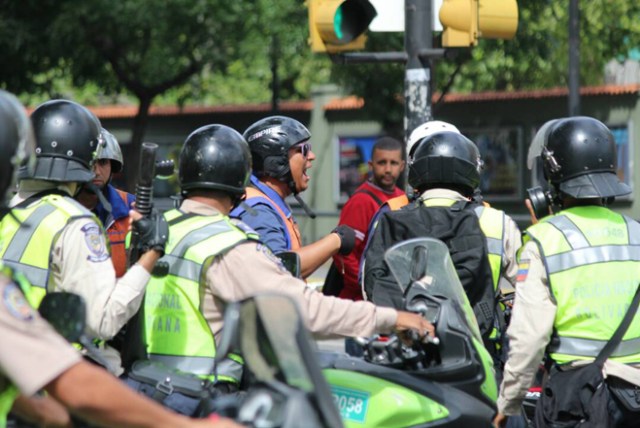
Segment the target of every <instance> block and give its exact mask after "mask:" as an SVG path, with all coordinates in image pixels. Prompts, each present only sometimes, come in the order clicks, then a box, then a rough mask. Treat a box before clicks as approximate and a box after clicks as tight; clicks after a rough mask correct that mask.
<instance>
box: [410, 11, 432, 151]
mask: <svg viewBox="0 0 640 428" xmlns="http://www.w3.org/2000/svg"><path fill="white" fill-rule="evenodd" d="M404 7H405V14H404V47H405V52H406V54H407V62H406V68H405V77H404V132H405V141H406V140H408V139H409V135H410V134H411V132H412V131H413V130H414V129H415V128H416V127H418V126H419V125H421V124H423V123H424V122H426V121H428V120H430V119H431V117H432V116H431V59H430V58H429V57H428V56H426V55H422V54H423V53H425V52H429V51H430V50H431V49H432V48H433V35H432V18H431V0H404Z"/></svg>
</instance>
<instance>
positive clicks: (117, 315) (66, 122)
mask: <svg viewBox="0 0 640 428" xmlns="http://www.w3.org/2000/svg"><path fill="white" fill-rule="evenodd" d="M31 122H32V124H33V128H34V133H35V138H36V164H35V170H34V172H33V173H32V174H30V175H28V174H21V175H20V177H19V178H20V185H19V189H18V193H17V195H16V196H15V197H14V198H13V200H12V201H11V206H12V210H11V212H12V215H11V216H5V218H4V219H3V220H2V222H1V223H0V239H2V241H3V242H4V245H3V246H2V248H0V257H1V258H2V259H3V260H4V262H5V263H6V264H7V265H9V266H12V267H14V268H16V269H17V270H19V271H21V272H23V273H24V274H25V275H26V276H27V278H28V279H29V281H30V282H31V284H32V285H33V286H34V287H35V288H36V293H37V294H38V295H39V298H42V296H44V294H45V293H46V292H47V291H69V292H74V293H77V294H79V295H80V296H82V297H83V298H84V300H85V301H86V302H87V315H88V320H87V334H88V336H89V337H91V338H95V339H97V340H108V339H111V338H112V337H113V336H114V335H115V334H116V333H117V332H118V331H119V330H120V328H121V327H122V326H123V325H124V324H125V323H126V322H127V321H128V320H129V318H131V316H132V315H133V314H134V313H135V312H136V311H137V310H138V308H139V305H140V302H141V300H142V297H143V293H144V287H145V285H146V283H147V281H148V279H149V276H150V275H149V273H150V272H151V270H152V268H153V266H154V264H155V262H156V260H157V259H158V258H159V257H160V255H161V254H162V251H163V248H164V243H165V240H166V238H167V236H166V234H167V229H166V225H164V229H163V230H161V229H162V228H159V225H161V221H162V216H158V218H159V220H158V221H155V220H153V221H149V220H145V221H144V222H139V223H138V225H137V227H138V228H139V231H140V235H141V236H142V237H143V238H142V239H141V241H140V242H141V247H142V248H143V249H144V250H145V252H144V254H143V255H142V257H141V258H140V260H139V261H138V263H136V265H134V266H132V268H131V269H130V270H129V272H127V274H126V275H125V276H124V277H122V278H121V279H120V280H118V282H117V286H116V278H115V272H114V268H113V263H112V262H111V258H110V255H109V249H108V248H109V247H108V245H107V241H106V238H105V235H104V230H103V229H102V227H101V226H100V223H99V221H98V219H97V218H96V217H95V216H94V215H93V214H91V212H89V211H88V210H87V209H86V208H85V207H83V206H82V205H80V204H79V203H78V202H77V201H75V200H74V199H73V198H72V197H73V196H74V195H75V194H76V192H77V191H78V190H79V188H80V186H81V185H82V184H83V183H86V182H89V181H91V180H92V179H93V177H94V174H93V172H92V170H91V163H92V162H93V160H94V156H95V154H96V152H99V151H100V150H101V146H102V144H103V143H102V136H101V128H100V122H99V121H98V119H97V118H96V117H95V116H94V115H93V114H92V113H91V112H90V111H89V110H87V109H86V108H85V107H83V106H81V105H79V104H77V103H75V102H72V101H67V100H52V101H48V102H46V103H44V104H42V105H40V106H38V107H37V108H36V109H35V110H34V111H33V113H32V115H31ZM147 250H149V251H147ZM97 343H101V342H97ZM105 354H106V355H107V358H108V359H109V361H110V366H111V367H110V369H111V370H112V371H113V372H114V374H117V375H119V374H120V373H121V368H120V356H119V354H118V353H117V352H116V351H115V350H114V349H112V348H109V347H107V348H106V349H105Z"/></svg>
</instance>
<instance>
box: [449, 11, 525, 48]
mask: <svg viewBox="0 0 640 428" xmlns="http://www.w3.org/2000/svg"><path fill="white" fill-rule="evenodd" d="M440 22H441V23H442V26H443V28H444V30H443V31H442V46H443V47H469V46H475V45H477V44H478V38H489V39H511V38H513V37H514V36H515V34H516V30H517V29H518V3H517V1H516V0H443V2H442V7H441V8H440Z"/></svg>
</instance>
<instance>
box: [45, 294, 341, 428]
mask: <svg viewBox="0 0 640 428" xmlns="http://www.w3.org/2000/svg"><path fill="white" fill-rule="evenodd" d="M39 311H40V313H41V314H42V315H43V317H44V318H45V319H47V320H48V321H49V322H50V323H51V324H52V325H53V327H54V328H55V329H56V330H57V331H58V332H59V333H60V334H61V335H62V336H63V337H65V338H66V339H67V340H69V341H70V342H78V343H83V342H86V343H88V342H87V341H86V339H85V338H84V333H83V332H84V328H85V319H86V317H85V316H86V307H85V305H84V302H83V300H82V298H81V297H80V296H78V295H75V294H71V293H48V294H47V295H46V296H45V298H44V299H43V301H42V303H41V304H40V308H39ZM224 319H225V328H224V331H223V334H222V338H221V341H220V346H219V347H218V353H217V357H216V358H217V359H218V362H219V361H222V360H223V359H224V357H225V356H226V355H228V353H230V352H232V351H234V352H237V351H239V352H240V353H241V354H242V355H243V358H244V361H245V371H246V372H247V378H248V379H247V386H248V392H247V393H246V394H245V395H243V396H234V397H224V396H223V397H222V398H220V399H219V402H218V403H217V405H216V406H215V411H216V412H218V413H220V414H221V415H222V416H227V417H232V418H233V419H235V420H236V421H237V422H239V423H241V424H244V425H246V426H250V427H255V428H277V427H282V428H293V427H299V426H302V425H304V426H305V427H309V428H341V427H342V426H343V425H342V421H341V419H340V414H339V413H338V411H337V409H336V407H335V406H334V404H333V400H332V397H331V392H330V390H329V386H328V384H327V383H326V381H325V379H324V377H323V375H322V372H321V370H320V366H319V363H318V360H317V357H316V353H315V349H314V347H313V343H312V342H311V339H310V336H309V334H308V332H307V330H306V329H305V327H304V324H303V323H302V321H301V317H300V314H299V312H298V309H297V307H296V305H295V303H294V302H293V301H292V300H291V299H290V298H288V297H286V296H279V295H269V294H265V295H259V296H255V297H252V298H250V299H247V300H244V301H242V302H234V303H230V304H229V305H228V306H227V308H226V310H225V318H224ZM87 348H88V349H87V351H88V352H90V357H91V358H92V359H95V360H98V361H100V360H101V356H100V354H99V353H100V351H99V350H98V349H97V348H95V347H92V346H89V347H87ZM214 404H216V403H215V400H214ZM212 410H214V409H212ZM301 421H304V422H301ZM301 424H302V425H301Z"/></svg>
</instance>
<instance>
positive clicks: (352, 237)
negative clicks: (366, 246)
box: [332, 224, 356, 256]
mask: <svg viewBox="0 0 640 428" xmlns="http://www.w3.org/2000/svg"><path fill="white" fill-rule="evenodd" d="M332 233H335V234H336V235H338V236H339V237H340V250H338V253H339V254H341V255H343V256H346V255H347V254H350V253H351V251H353V247H354V246H355V245H356V232H355V231H354V230H353V229H352V228H350V227H349V226H347V225H346V224H341V225H339V226H338V227H336V228H335V229H333V231H332Z"/></svg>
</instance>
